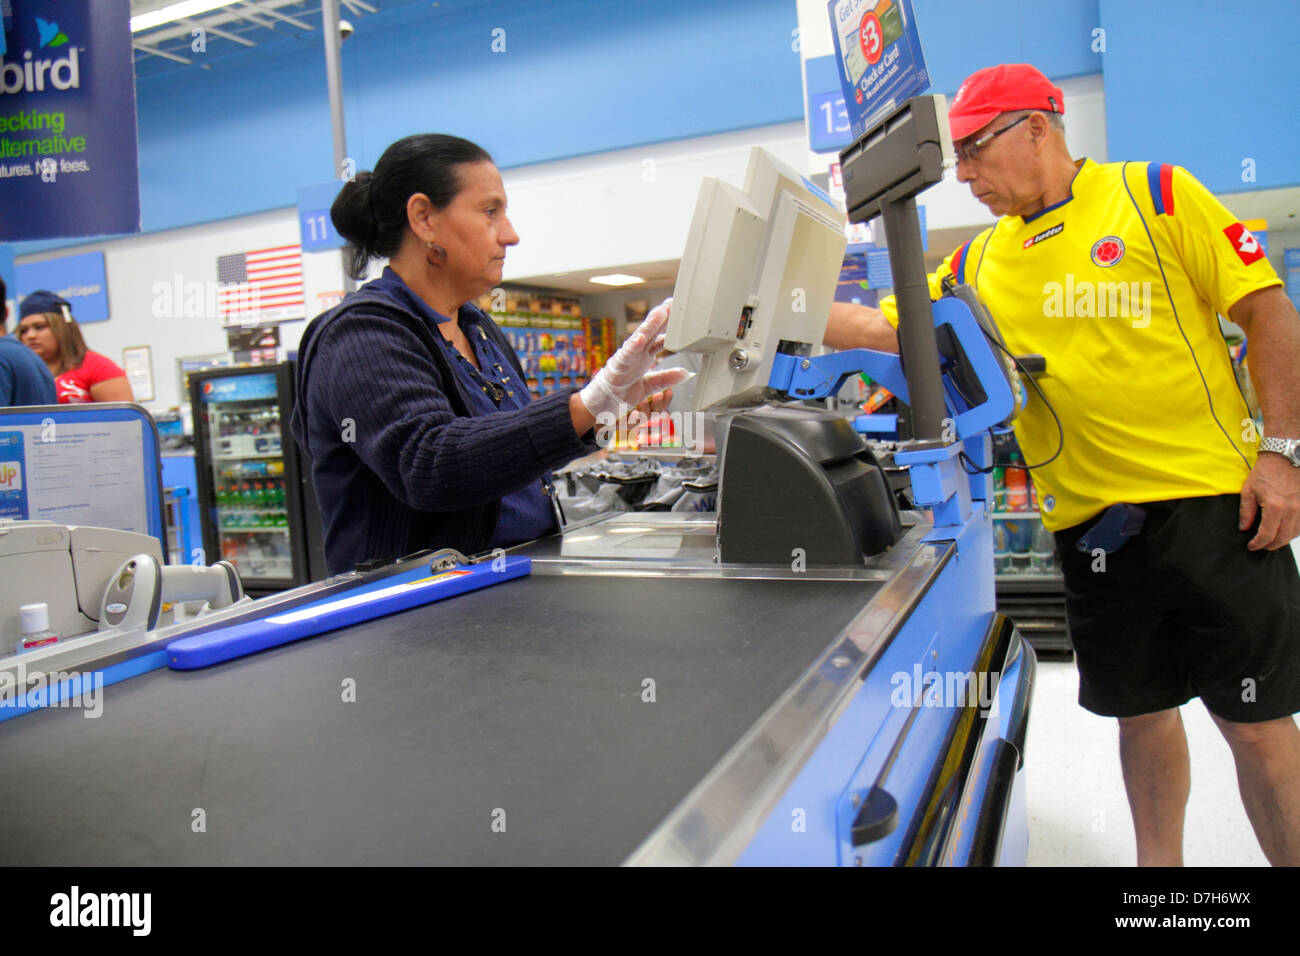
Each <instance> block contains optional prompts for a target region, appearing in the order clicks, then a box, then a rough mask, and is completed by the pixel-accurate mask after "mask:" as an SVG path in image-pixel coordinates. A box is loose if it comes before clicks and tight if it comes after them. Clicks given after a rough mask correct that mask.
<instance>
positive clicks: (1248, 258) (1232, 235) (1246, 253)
mask: <svg viewBox="0 0 1300 956" xmlns="http://www.w3.org/2000/svg"><path fill="white" fill-rule="evenodd" d="M1223 234H1224V235H1225V236H1227V237H1228V241H1229V242H1231V243H1232V249H1233V251H1234V252H1236V253H1237V258H1238V259H1240V260H1241V261H1242V262H1243V263H1244V264H1245V265H1250V264H1251V263H1252V262H1258V261H1259V260H1260V259H1263V258H1264V247H1263V246H1261V245H1260V244H1259V240H1258V239H1256V238H1255V234H1254V233H1253V232H1251V231H1250V230H1249V229H1247V228H1246V227H1245V226H1243V225H1242V224H1241V223H1239V222H1234V223H1233V224H1232V225H1231V226H1228V227H1227V228H1226V229H1224V230H1223Z"/></svg>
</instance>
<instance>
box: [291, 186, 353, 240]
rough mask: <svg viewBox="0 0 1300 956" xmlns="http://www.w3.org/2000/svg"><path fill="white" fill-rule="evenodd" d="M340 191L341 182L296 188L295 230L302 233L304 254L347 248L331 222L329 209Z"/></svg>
mask: <svg viewBox="0 0 1300 956" xmlns="http://www.w3.org/2000/svg"><path fill="white" fill-rule="evenodd" d="M342 188H343V183H342V182H341V181H339V180H337V179H334V180H331V181H330V182H327V183H317V184H315V185H313V186H299V187H298V230H299V232H301V233H302V251H303V252H321V251H323V250H325V249H342V248H343V247H344V246H346V245H347V240H346V239H344V238H343V237H342V236H340V235H339V234H338V232H337V230H335V228H334V221H333V220H332V219H330V207H331V206H332V205H334V200H335V198H336V197H337V196H338V194H339V190H340V189H342Z"/></svg>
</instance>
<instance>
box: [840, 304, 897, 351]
mask: <svg viewBox="0 0 1300 956" xmlns="http://www.w3.org/2000/svg"><path fill="white" fill-rule="evenodd" d="M822 342H823V343H824V344H825V345H827V346H829V347H830V348H833V349H875V350H876V351H877V352H897V351H898V333H897V332H895V331H894V327H893V326H892V325H890V324H889V320H888V319H886V318H885V314H884V313H883V312H881V311H880V310H879V309H873V308H871V307H870V306H867V305H854V304H853V303H852V302H835V303H833V304H832V305H831V315H830V320H829V321H828V322H827V323H826V335H825V336H823V338H822Z"/></svg>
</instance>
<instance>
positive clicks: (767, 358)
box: [664, 147, 846, 411]
mask: <svg viewBox="0 0 1300 956" xmlns="http://www.w3.org/2000/svg"><path fill="white" fill-rule="evenodd" d="M844 227H845V217H844V213H842V212H840V210H839V209H838V208H837V207H836V205H835V203H834V202H833V201H832V200H831V198H830V197H829V196H827V195H826V194H825V193H824V192H822V191H821V190H820V189H818V188H817V187H816V186H815V185H813V183H812V182H811V181H810V180H809V179H808V178H807V177H806V176H802V175H800V174H799V173H798V172H796V171H795V170H794V169H792V168H791V167H789V166H787V165H786V164H785V163H782V162H781V161H780V160H778V159H777V158H776V157H774V156H773V155H772V154H771V153H769V152H767V151H766V150H764V149H761V148H759V147H754V149H753V150H752V151H751V152H750V154H749V166H748V169H747V170H746V172H745V186H744V189H736V188H735V187H734V186H730V185H728V184H727V183H724V182H722V181H721V180H719V179H716V178H713V177H706V178H705V180H704V182H703V184H702V185H701V187H700V196H699V199H698V200H697V201H696V204H695V216H694V218H693V220H692V222H691V231H690V235H689V237H688V239H687V241H686V250H685V252H684V253H683V255H682V264H681V268H680V269H679V271H678V273H677V286H676V289H675V290H674V291H673V309H672V314H671V317H670V318H669V321H668V328H667V332H666V340H665V343H664V344H665V347H666V348H668V349H671V350H672V351H675V352H683V351H684V352H699V353H701V354H702V355H703V359H702V362H701V369H700V375H699V380H698V382H697V384H696V387H695V400H694V403H693V404H694V408H695V410H696V411H702V410H705V409H720V408H742V407H746V406H754V405H759V404H762V403H763V402H765V401H767V400H768V399H769V398H771V397H772V396H771V394H770V392H769V389H768V380H769V379H770V378H771V374H772V359H773V356H774V355H776V354H777V352H778V351H785V352H791V353H793V354H798V355H812V354H814V353H815V351H816V350H818V349H820V347H821V341H822V336H823V335H824V334H825V331H826V321H827V318H828V317H829V316H830V308H831V303H832V302H833V301H834V299H835V285H836V282H837V280H838V278H839V273H840V266H841V265H842V263H843V261H844V247H845V245H846V238H845V231H844Z"/></svg>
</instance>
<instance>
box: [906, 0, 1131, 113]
mask: <svg viewBox="0 0 1300 956" xmlns="http://www.w3.org/2000/svg"><path fill="white" fill-rule="evenodd" d="M1133 2H1143V3H1145V2H1147V0H1133ZM912 8H913V10H914V11H915V13H916V26H917V29H919V30H920V31H921V43H922V45H923V46H924V47H925V64H926V66H927V67H929V70H930V76H931V80H932V83H931V85H932V86H933V87H934V91H935V92H936V93H946V94H948V95H949V96H951V95H952V94H953V93H955V92H957V87H959V86H961V81H962V80H964V79H966V77H968V76H969V75H970V74H972V73H974V72H975V71H976V70H978V69H982V68H983V67H986V66H993V65H995V64H997V63H1032V64H1034V66H1036V67H1038V68H1039V69H1040V70H1042V71H1043V72H1044V73H1046V74H1047V75H1048V76H1050V77H1052V78H1053V79H1057V80H1059V79H1063V78H1065V77H1068V76H1085V75H1087V74H1090V73H1099V72H1101V63H1100V59H1099V57H1098V56H1097V54H1095V53H1093V52H1092V50H1091V42H1092V30H1093V29H1094V28H1095V27H1096V26H1097V0H912Z"/></svg>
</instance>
